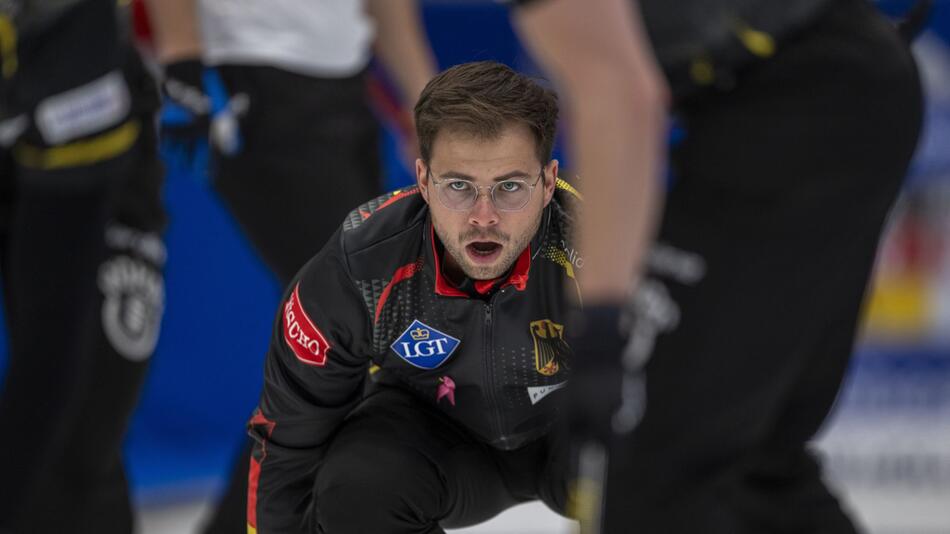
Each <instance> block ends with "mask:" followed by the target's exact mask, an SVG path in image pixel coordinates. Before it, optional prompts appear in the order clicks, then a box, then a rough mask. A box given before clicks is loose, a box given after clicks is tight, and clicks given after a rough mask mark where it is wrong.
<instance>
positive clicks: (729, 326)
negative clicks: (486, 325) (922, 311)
mask: <svg viewBox="0 0 950 534" xmlns="http://www.w3.org/2000/svg"><path fill="white" fill-rule="evenodd" d="M873 11H874V8H873V6H871V5H870V4H868V3H866V2H862V1H860V0H840V1H838V2H835V3H834V5H833V6H832V7H831V9H830V10H829V12H827V13H826V14H825V15H824V16H822V18H821V19H820V20H818V21H816V23H815V24H814V25H813V27H811V28H810V29H808V30H806V31H804V32H802V33H801V34H800V35H797V36H795V37H793V38H792V40H791V41H789V42H787V43H785V44H784V46H782V47H780V49H779V52H778V53H777V55H776V56H775V57H774V58H772V59H770V60H768V61H766V62H764V63H761V64H758V65H754V66H751V67H749V68H748V69H746V70H744V71H742V72H740V73H739V77H738V83H737V86H736V87H735V89H733V90H731V91H728V92H721V93H713V94H706V95H703V96H702V97H699V98H696V99H694V100H691V101H690V102H686V103H684V105H683V107H682V109H681V111H682V116H683V119H684V121H685V125H686V130H687V136H686V139H685V142H684V143H683V144H682V145H681V146H679V147H678V148H677V149H675V151H674V153H673V164H674V169H675V171H676V174H677V176H678V181H677V182H676V183H675V185H674V187H673V189H672V191H671V192H670V194H669V197H668V200H667V204H666V211H665V213H664V215H663V218H662V223H661V227H660V232H659V240H658V245H657V247H656V249H655V250H654V251H653V254H652V256H651V258H650V263H649V270H648V272H647V274H646V278H645V279H644V282H643V284H642V286H641V288H640V289H639V292H638V294H637V296H635V297H634V302H633V309H634V310H635V321H634V329H633V331H632V332H633V338H632V339H633V342H632V343H631V345H630V346H629V347H628V350H627V352H626V353H625V356H624V358H625V363H626V365H627V366H628V368H629V369H631V370H632V371H633V374H632V375H631V377H632V378H631V379H630V381H629V383H628V387H629V388H630V390H631V391H636V390H637V388H643V389H642V390H641V391H643V392H645V405H643V406H641V407H640V408H644V409H645V411H644V412H643V413H642V419H640V420H639V425H638V426H636V427H635V430H633V431H632V432H631V433H629V434H627V435H625V436H624V437H622V438H618V440H617V442H615V443H612V444H611V445H610V452H611V454H610V467H609V470H608V474H607V484H606V508H605V517H606V529H605V532H609V533H629V532H636V533H638V534H654V533H662V534H678V533H696V532H703V533H707V534H719V533H730V534H742V533H757V534H758V533H812V534H814V533H822V534H826V533H827V534H831V533H835V534H839V533H841V534H844V533H853V532H855V527H854V526H853V525H852V523H851V521H850V520H849V518H848V517H847V516H846V514H845V513H844V512H842V510H841V507H840V506H839V504H838V502H837V500H836V498H835V497H834V495H833V494H832V493H831V492H830V491H829V489H828V488H827V487H826V486H825V484H824V483H823V482H822V480H821V469H820V467H819V465H818V461H817V460H816V458H815V456H814V455H813V454H812V453H811V452H809V450H808V442H809V440H810V439H811V438H812V437H813V436H814V435H815V433H816V432H817V431H818V429H819V428H820V426H821V424H822V422H823V421H824V420H825V417H826V416H827V414H828V412H829V410H830V409H831V407H832V404H833V403H834V400H835V397H836V395H837V392H838V390H839V387H840V384H841V381H842V378H843V376H844V373H845V370H846V368H847V365H848V361H849V358H850V354H851V352H852V348H853V343H854V337H855V328H856V322H857V319H858V316H859V312H860V310H861V304H862V300H863V297H864V293H865V290H866V287H867V283H868V278H869V274H870V271H871V266H872V263H873V261H874V257H875V251H876V248H877V245H878V239H879V237H880V234H881V228H882V225H883V223H884V221H885V218H886V216H887V214H888V211H889V209H890V208H891V206H892V204H893V202H894V200H895V197H896V196H897V194H898V190H899V188H900V185H901V182H902V179H903V177H904V175H905V173H906V171H907V167H908V163H909V160H910V158H911V155H912V153H913V150H914V148H915V145H916V142H917V138H918V132H919V128H920V124H921V113H922V112H921V107H922V105H921V93H920V86H919V81H918V76H917V72H916V69H915V66H914V62H913V59H912V58H911V56H910V53H909V51H908V49H907V47H906V46H905V45H904V43H902V42H901V41H900V40H899V39H898V37H897V35H896V33H895V32H894V31H893V29H892V28H891V27H890V25H889V24H888V23H887V22H885V21H884V20H883V19H881V18H879V17H878V16H877V15H876V14H875V13H874V12H873ZM631 398H636V395H631ZM630 413H632V414H633V416H632V417H631V418H630V421H631V422H636V421H637V417H636V413H637V409H633V410H631V411H630Z"/></svg>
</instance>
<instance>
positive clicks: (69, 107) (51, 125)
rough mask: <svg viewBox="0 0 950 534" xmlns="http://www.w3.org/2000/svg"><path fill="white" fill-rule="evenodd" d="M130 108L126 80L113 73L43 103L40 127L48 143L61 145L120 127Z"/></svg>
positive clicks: (38, 116)
mask: <svg viewBox="0 0 950 534" xmlns="http://www.w3.org/2000/svg"><path fill="white" fill-rule="evenodd" d="M130 105H131V99H130V97H129V89H128V87H126V85H125V79H124V78H123V77H122V74H120V73H118V72H115V71H113V72H110V73H109V74H106V75H105V76H103V77H101V78H99V79H97V80H94V81H92V82H89V83H87V84H85V85H82V86H80V87H77V88H75V89H70V90H69V91H65V92H62V93H59V94H57V95H53V96H51V97H49V98H47V99H46V100H43V101H42V102H40V103H39V105H38V106H37V107H36V126H37V129H39V131H40V134H42V136H43V139H44V140H45V141H46V142H47V143H49V144H51V145H58V144H62V143H65V142H67V141H71V140H73V139H76V138H79V137H82V136H84V135H89V134H93V133H96V132H98V131H100V130H104V129H106V128H111V127H113V126H117V125H118V124H119V123H120V122H122V120H123V119H124V118H125V116H126V115H127V114H128V112H129V107H130Z"/></svg>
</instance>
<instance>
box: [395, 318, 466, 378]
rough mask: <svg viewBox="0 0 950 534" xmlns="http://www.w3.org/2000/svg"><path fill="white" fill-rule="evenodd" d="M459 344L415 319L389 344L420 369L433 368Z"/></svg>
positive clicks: (445, 358)
mask: <svg viewBox="0 0 950 534" xmlns="http://www.w3.org/2000/svg"><path fill="white" fill-rule="evenodd" d="M458 346H459V340H458V339H455V338H454V337H452V336H450V335H448V334H446V333H444V332H439V331H438V330H436V329H435V328H432V327H431V326H429V325H427V324H425V323H423V322H421V321H419V320H418V319H417V320H414V321H412V324H411V325H409V328H407V329H406V330H405V332H403V333H402V335H400V336H399V337H398V338H397V339H396V341H394V342H393V344H392V345H390V346H389V348H391V349H392V350H393V352H395V353H396V354H398V355H399V357H400V358H402V359H403V360H406V362H408V363H409V364H410V365H412V366H414V367H418V368H420V369H435V368H436V367H438V366H440V365H442V364H443V363H444V362H445V360H448V359H449V356H451V355H452V353H453V352H454V351H455V349H456V348H458Z"/></svg>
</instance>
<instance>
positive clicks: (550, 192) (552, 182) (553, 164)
mask: <svg viewBox="0 0 950 534" xmlns="http://www.w3.org/2000/svg"><path fill="white" fill-rule="evenodd" d="M557 171H558V161H557V160H556V159H552V160H551V161H550V163H548V164H547V165H545V166H544V205H545V206H547V205H548V203H549V202H551V199H552V198H554V190H555V189H556V186H557V184H556V182H557Z"/></svg>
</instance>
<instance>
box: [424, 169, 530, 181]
mask: <svg viewBox="0 0 950 534" xmlns="http://www.w3.org/2000/svg"><path fill="white" fill-rule="evenodd" d="M529 176H530V173H527V172H524V171H511V172H509V173H505V174H502V175H501V176H496V177H494V178H492V181H495V182H503V181H505V180H510V179H512V178H527V177H529ZM439 178H441V179H443V180H445V179H457V180H468V181H470V182H475V181H477V180H476V179H475V177H473V176H469V175H467V174H465V173H461V172H458V171H447V172H444V173H442V174H441V175H439Z"/></svg>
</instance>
